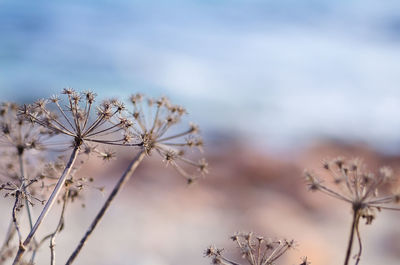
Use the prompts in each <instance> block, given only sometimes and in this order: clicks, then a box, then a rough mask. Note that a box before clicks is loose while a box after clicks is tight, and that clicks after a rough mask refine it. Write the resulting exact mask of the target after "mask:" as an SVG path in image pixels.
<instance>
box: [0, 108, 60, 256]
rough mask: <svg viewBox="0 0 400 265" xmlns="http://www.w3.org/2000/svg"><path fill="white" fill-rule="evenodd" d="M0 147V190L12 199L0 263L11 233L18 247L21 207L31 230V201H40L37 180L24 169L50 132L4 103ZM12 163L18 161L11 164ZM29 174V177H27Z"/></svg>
mask: <svg viewBox="0 0 400 265" xmlns="http://www.w3.org/2000/svg"><path fill="white" fill-rule="evenodd" d="M0 128H1V131H0V147H2V154H1V164H0V180H1V185H0V190H2V191H4V192H5V196H6V197H12V198H13V199H14V206H13V208H12V214H11V216H12V218H11V222H10V225H9V229H8V232H7V235H6V239H5V241H4V243H3V245H2V246H1V249H0V257H1V260H2V261H4V260H6V259H7V258H9V257H10V253H11V252H12V251H10V247H11V246H10V242H11V240H12V238H13V237H14V235H15V233H16V232H17V234H18V239H19V242H20V244H22V243H21V241H22V235H21V232H20V227H19V221H18V219H19V215H20V212H21V210H22V208H25V209H26V214H27V216H28V219H29V225H30V228H31V229H32V227H33V220H32V213H31V207H32V206H33V205H34V203H35V202H41V203H42V200H40V199H39V198H38V197H37V196H35V190H36V189H34V188H35V187H36V185H35V184H36V183H37V182H38V179H39V178H38V177H37V176H36V175H34V174H32V170H31V169H29V170H26V169H27V167H28V166H29V164H32V163H35V164H36V163H37V162H38V161H39V160H38V159H36V160H34V159H33V156H32V155H31V153H32V152H35V151H36V153H38V152H40V151H43V150H44V149H46V144H45V142H46V141H47V140H48V139H49V138H51V136H52V132H51V131H49V130H46V129H45V128H38V127H37V126H34V125H33V124H31V123H30V122H28V121H26V120H25V119H23V118H22V117H20V116H19V115H18V105H17V104H15V103H11V102H5V103H2V104H1V107H0ZM15 161H18V162H17V163H15ZM27 172H29V173H30V174H27Z"/></svg>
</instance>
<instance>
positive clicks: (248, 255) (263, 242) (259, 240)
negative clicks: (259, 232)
mask: <svg viewBox="0 0 400 265" xmlns="http://www.w3.org/2000/svg"><path fill="white" fill-rule="evenodd" d="M231 239H232V241H234V242H235V243H236V244H237V247H238V248H239V250H240V254H241V255H242V258H243V259H245V260H246V262H247V264H249V265H273V264H276V261H277V260H278V259H279V258H280V257H282V256H283V255H284V254H285V253H286V252H287V251H288V250H290V249H293V248H294V247H295V245H296V242H295V241H294V240H286V239H279V240H274V239H271V238H264V237H261V236H257V237H254V236H253V234H252V233H246V234H242V233H240V234H235V235H233V236H232V237H231ZM204 255H205V256H206V257H209V258H211V264H221V265H240V264H241V263H239V262H236V261H233V260H231V259H229V258H227V257H226V256H224V254H223V249H218V248H216V247H214V246H210V247H208V248H207V249H206V251H205V252H204ZM301 259H302V262H301V263H300V265H309V264H311V263H310V262H309V261H307V257H303V258H301Z"/></svg>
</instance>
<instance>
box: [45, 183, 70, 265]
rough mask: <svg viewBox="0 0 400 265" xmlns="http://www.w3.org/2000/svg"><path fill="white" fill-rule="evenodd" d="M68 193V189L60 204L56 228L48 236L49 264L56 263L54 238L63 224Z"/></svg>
mask: <svg viewBox="0 0 400 265" xmlns="http://www.w3.org/2000/svg"><path fill="white" fill-rule="evenodd" d="M68 194H69V190H67V191H65V194H64V202H63V206H62V210H61V216H60V220H59V222H58V225H57V228H56V230H55V231H54V232H53V233H52V234H51V236H50V264H51V265H55V264H56V257H55V256H56V253H55V239H56V235H57V234H58V233H59V232H60V231H61V229H62V228H63V226H64V214H65V209H66V207H67V202H68Z"/></svg>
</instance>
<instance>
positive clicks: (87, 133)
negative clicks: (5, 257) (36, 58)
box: [14, 88, 130, 264]
mask: <svg viewBox="0 0 400 265" xmlns="http://www.w3.org/2000/svg"><path fill="white" fill-rule="evenodd" d="M63 94H64V95H65V96H66V97H67V100H66V102H65V103H63V101H61V99H60V98H59V97H58V96H52V97H51V98H50V99H48V100H47V99H40V100H38V101H36V102H35V103H34V104H33V105H25V106H24V107H23V108H22V109H21V110H20V115H21V117H23V118H24V119H26V120H28V121H30V122H31V123H32V124H37V125H40V126H41V127H42V128H44V129H46V130H48V131H51V132H52V133H53V134H57V135H59V136H65V137H68V138H69V139H70V141H69V143H68V144H69V147H71V148H72V152H71V155H70V157H69V160H68V163H67V164H66V166H65V168H64V170H63V173H62V174H61V176H60V177H59V178H58V182H57V184H56V185H55V187H54V189H53V191H52V193H51V195H50V197H49V198H48V200H47V202H46V204H45V206H44V208H43V210H42V212H41V214H40V215H39V217H38V219H37V220H36V222H35V225H34V226H33V227H32V229H31V231H30V233H29V234H28V236H27V237H26V239H25V240H24V241H23V243H21V244H20V246H19V249H18V252H17V255H16V257H15V259H14V264H18V263H19V262H20V260H21V258H22V255H23V254H24V252H25V251H26V249H27V246H28V245H29V243H30V242H31V240H32V239H33V237H34V235H35V233H36V231H37V229H38V228H39V226H40V224H41V223H42V221H43V219H44V218H45V217H46V215H47V214H48V212H49V210H50V209H51V207H52V206H53V204H54V202H55V201H56V200H57V197H58V195H59V194H60V191H61V189H62V187H63V186H64V184H65V180H66V179H67V176H68V175H69V174H70V172H71V169H72V167H73V165H74V163H75V161H76V158H77V156H78V153H79V151H80V150H81V149H82V146H86V145H87V144H89V143H93V142H95V143H101V144H109V145H118V144H121V145H122V144H123V143H124V142H126V141H125V139H124V135H122V137H120V138H115V136H114V133H116V132H120V131H125V130H127V128H129V126H130V123H129V122H128V121H127V120H126V119H124V117H122V116H121V112H122V111H123V110H124V106H123V104H122V103H120V102H118V101H115V100H114V101H104V102H103V103H102V104H101V105H100V106H98V107H97V109H96V107H95V106H94V103H95V96H96V95H95V94H94V93H93V92H90V91H88V92H83V93H78V92H76V91H75V90H73V89H71V88H66V89H64V91H63ZM49 103H50V104H51V105H52V108H49V107H48V106H47V105H48V104H49ZM94 108H95V109H96V112H95V113H94V114H93V112H94V110H93V109H94ZM92 116H94V117H93V118H92Z"/></svg>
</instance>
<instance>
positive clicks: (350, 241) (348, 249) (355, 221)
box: [344, 209, 359, 265]
mask: <svg viewBox="0 0 400 265" xmlns="http://www.w3.org/2000/svg"><path fill="white" fill-rule="evenodd" d="M357 216H358V210H357V209H353V222H352V224H351V230H350V238H349V243H348V246H347V251H346V258H345V260H344V265H348V264H349V260H350V255H351V248H352V246H353V238H354V231H355V230H356V227H357V223H358V220H359V218H358V217H357Z"/></svg>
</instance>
